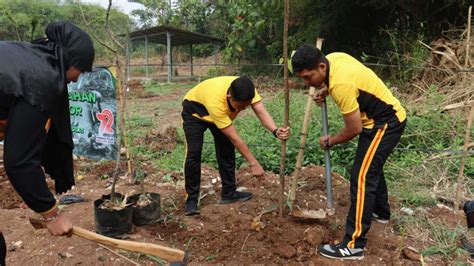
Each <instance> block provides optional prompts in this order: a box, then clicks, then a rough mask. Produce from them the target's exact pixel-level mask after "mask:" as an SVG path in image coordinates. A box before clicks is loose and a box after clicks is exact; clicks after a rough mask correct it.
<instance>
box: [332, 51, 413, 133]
mask: <svg viewBox="0 0 474 266" xmlns="http://www.w3.org/2000/svg"><path fill="white" fill-rule="evenodd" d="M326 58H327V59H328V61H329V79H328V80H327V81H326V82H327V83H329V84H327V85H328V89H329V95H331V97H332V98H333V99H334V101H335V102H336V104H337V105H338V107H339V109H340V110H341V112H342V114H349V113H351V112H353V111H355V110H357V109H359V110H360V114H361V119H362V126H363V127H364V128H368V129H371V128H382V127H384V125H385V124H386V123H388V124H390V123H394V122H399V123H400V122H403V121H404V120H405V119H406V112H405V109H404V108H403V106H402V105H401V104H400V101H398V99H397V98H395V97H394V96H393V94H392V92H391V91H390V90H389V89H388V88H387V87H386V86H385V84H384V83H383V81H382V80H380V78H379V77H377V75H376V74H375V73H374V72H373V71H372V70H371V69H369V68H367V67H366V66H364V65H363V64H362V63H361V62H359V61H357V60H356V59H355V58H353V57H351V56H350V55H348V54H345V53H331V54H328V55H327V56H326Z"/></svg>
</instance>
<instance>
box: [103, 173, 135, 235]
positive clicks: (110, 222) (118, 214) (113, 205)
mask: <svg viewBox="0 0 474 266" xmlns="http://www.w3.org/2000/svg"><path fill="white" fill-rule="evenodd" d="M117 179H118V176H117V174H115V175H114V178H113V183H112V190H111V192H110V195H102V197H101V198H100V199H97V200H95V201H94V217H95V227H96V230H97V232H98V233H99V234H101V235H105V236H109V237H114V238H127V237H128V234H130V233H131V232H132V215H133V209H132V206H131V204H130V200H129V198H128V197H127V195H125V196H123V195H122V194H120V193H116V192H115V184H116V183H117Z"/></svg>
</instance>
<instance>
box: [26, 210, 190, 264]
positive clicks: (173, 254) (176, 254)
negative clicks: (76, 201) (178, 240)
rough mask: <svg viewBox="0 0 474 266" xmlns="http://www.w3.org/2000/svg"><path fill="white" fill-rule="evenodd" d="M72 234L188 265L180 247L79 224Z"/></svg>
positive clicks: (41, 224)
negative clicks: (108, 234) (130, 238)
mask: <svg viewBox="0 0 474 266" xmlns="http://www.w3.org/2000/svg"><path fill="white" fill-rule="evenodd" d="M30 223H31V224H32V225H33V227H34V228H35V229H42V228H46V223H45V222H44V221H43V220H40V219H35V218H30ZM72 234H73V235H76V236H79V237H82V238H85V239H87V240H90V241H93V242H96V243H100V244H103V245H106V246H109V247H115V248H120V249H123V250H127V251H132V252H139V253H142V254H147V255H152V256H158V257H160V258H162V259H164V260H166V261H169V262H172V263H173V264H174V265H186V264H187V258H188V253H187V252H184V251H182V250H179V249H174V248H169V247H165V246H160V245H156V244H151V243H139V242H134V241H127V240H119V239H114V238H111V237H106V236H103V235H99V234H96V233H94V232H91V231H89V230H86V229H82V228H80V227H77V226H73V227H72Z"/></svg>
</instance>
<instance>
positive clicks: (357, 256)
mask: <svg viewBox="0 0 474 266" xmlns="http://www.w3.org/2000/svg"><path fill="white" fill-rule="evenodd" d="M319 253H320V254H321V255H323V256H324V257H326V258H331V259H343V260H361V259H363V258H364V249H362V248H348V247H347V244H343V243H341V244H337V245H328V244H326V245H321V246H319Z"/></svg>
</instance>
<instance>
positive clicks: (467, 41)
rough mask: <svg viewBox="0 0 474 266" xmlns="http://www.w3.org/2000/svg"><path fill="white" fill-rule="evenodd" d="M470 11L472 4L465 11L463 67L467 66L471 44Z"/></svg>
mask: <svg viewBox="0 0 474 266" xmlns="http://www.w3.org/2000/svg"><path fill="white" fill-rule="evenodd" d="M471 11H472V6H470V7H469V10H468V12H467V36H466V58H464V67H466V68H467V67H468V66H469V59H470V58H469V57H470V54H469V47H470V46H471Z"/></svg>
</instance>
